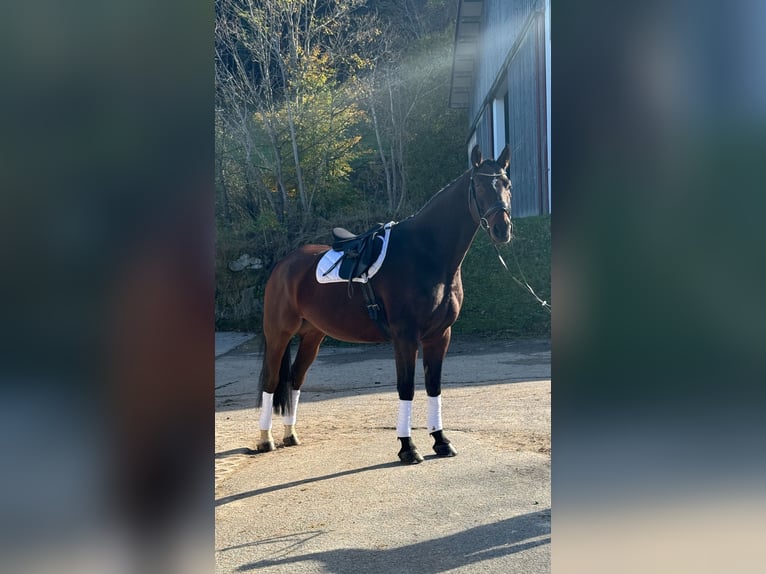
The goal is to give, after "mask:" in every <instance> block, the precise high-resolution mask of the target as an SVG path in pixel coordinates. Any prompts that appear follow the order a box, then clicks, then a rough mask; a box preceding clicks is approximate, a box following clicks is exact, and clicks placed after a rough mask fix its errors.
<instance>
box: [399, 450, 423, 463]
mask: <svg viewBox="0 0 766 574" xmlns="http://www.w3.org/2000/svg"><path fill="white" fill-rule="evenodd" d="M399 460H400V461H401V463H402V464H418V463H421V462H423V457H422V456H420V453H419V452H418V451H416V450H415V449H412V450H400V451H399Z"/></svg>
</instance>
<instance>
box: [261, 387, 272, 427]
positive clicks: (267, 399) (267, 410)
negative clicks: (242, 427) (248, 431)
mask: <svg viewBox="0 0 766 574" xmlns="http://www.w3.org/2000/svg"><path fill="white" fill-rule="evenodd" d="M273 410H274V393H267V392H265V391H264V393H263V399H262V400H261V421H260V429H261V430H270V429H271V413H272V411H273Z"/></svg>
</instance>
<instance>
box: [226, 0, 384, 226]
mask: <svg viewBox="0 0 766 574" xmlns="http://www.w3.org/2000/svg"><path fill="white" fill-rule="evenodd" d="M363 3H364V0H258V2H255V1H253V0H219V2H218V3H217V16H216V82H217V92H218V96H219V104H220V105H219V109H220V113H221V115H222V116H223V117H224V118H225V119H224V123H225V124H226V126H227V129H228V130H229V133H230V134H238V137H239V139H240V142H241V146H242V149H243V150H244V156H245V157H244V160H245V161H246V162H247V163H248V164H250V165H251V166H252V165H253V162H254V161H255V160H257V165H258V167H257V169H254V168H248V169H247V170H246V171H247V173H248V174H249V175H250V179H251V180H252V181H253V182H254V183H255V185H256V186H257V187H258V190H259V193H260V194H261V195H263V196H265V197H266V198H268V200H267V202H266V203H267V204H268V205H269V206H270V207H271V208H272V209H273V210H274V211H275V213H276V215H277V217H278V219H279V221H281V222H285V221H286V220H288V219H289V218H290V217H291V216H293V215H297V221H299V228H300V231H301V232H302V231H304V230H305V229H306V226H307V225H308V223H309V221H310V216H311V213H312V205H313V203H314V198H315V197H316V195H317V194H318V193H321V192H322V191H323V190H324V189H326V188H327V187H328V186H330V185H333V184H334V183H336V182H337V181H338V180H342V179H343V178H344V177H346V176H347V175H348V171H349V167H348V166H349V164H350V162H351V161H352V160H353V159H354V158H355V157H357V156H358V155H359V154H360V153H362V152H363V150H360V149H358V148H357V147H356V144H357V143H358V142H359V140H360V139H361V135H360V130H361V123H362V122H363V121H364V115H363V114H362V113H361V112H360V110H359V108H358V106H357V103H356V101H355V99H354V98H351V97H350V94H349V92H348V89H347V88H346V81H347V80H348V79H350V78H352V77H353V76H354V75H355V74H356V73H357V72H358V70H360V69H363V68H364V67H365V66H367V65H368V61H367V60H366V59H365V58H363V57H362V56H361V55H360V53H359V50H360V48H361V47H363V46H364V44H365V42H367V39H368V38H371V37H373V36H374V35H375V33H376V31H375V30H374V29H371V28H370V27H359V26H358V22H354V16H355V14H356V12H357V11H358V9H359V8H360V7H361V6H362V5H363ZM274 195H276V196H277V200H276V201H275V200H274V199H272V196H274Z"/></svg>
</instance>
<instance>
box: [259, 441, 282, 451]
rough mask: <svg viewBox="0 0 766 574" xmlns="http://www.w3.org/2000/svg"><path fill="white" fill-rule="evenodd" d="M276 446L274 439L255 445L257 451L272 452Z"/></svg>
mask: <svg viewBox="0 0 766 574" xmlns="http://www.w3.org/2000/svg"><path fill="white" fill-rule="evenodd" d="M276 448H277V447H276V445H275V444H274V442H273V441H268V442H262V443H260V444H259V445H258V446H257V447H255V452H271V451H273V450H275V449H276Z"/></svg>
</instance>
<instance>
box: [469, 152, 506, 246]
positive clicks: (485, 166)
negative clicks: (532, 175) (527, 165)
mask: <svg viewBox="0 0 766 574" xmlns="http://www.w3.org/2000/svg"><path fill="white" fill-rule="evenodd" d="M510 162H511V150H510V148H509V147H508V146H505V148H504V149H503V151H502V152H501V153H500V156H499V157H498V158H497V159H496V160H494V161H493V160H491V159H487V160H484V161H482V159H481V151H479V146H474V148H473V150H472V151H471V166H472V167H471V182H470V189H469V192H468V193H469V199H468V201H469V209H470V211H471V216H472V217H474V220H475V221H476V223H478V224H479V225H480V226H481V227H482V229H485V230H486V231H487V233H489V237H490V239H492V241H493V242H494V243H508V242H509V241H510V240H511V230H512V225H511V180H510V179H508V175H507V173H506V170H507V169H508V165H509V164H510Z"/></svg>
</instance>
